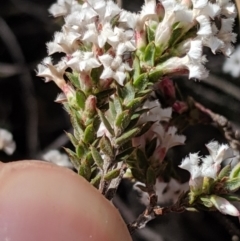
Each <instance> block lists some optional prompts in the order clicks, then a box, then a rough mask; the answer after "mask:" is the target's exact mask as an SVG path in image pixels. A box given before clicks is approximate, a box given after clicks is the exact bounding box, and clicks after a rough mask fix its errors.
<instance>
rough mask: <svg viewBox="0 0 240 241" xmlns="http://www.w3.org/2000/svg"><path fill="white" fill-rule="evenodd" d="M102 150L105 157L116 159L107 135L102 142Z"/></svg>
mask: <svg viewBox="0 0 240 241" xmlns="http://www.w3.org/2000/svg"><path fill="white" fill-rule="evenodd" d="M100 149H101V151H102V152H103V153H104V154H105V155H107V156H109V157H110V158H111V159H112V158H113V157H114V152H113V147H112V144H111V141H110V140H109V138H108V137H107V136H105V135H104V136H103V137H102V138H101V140H100Z"/></svg>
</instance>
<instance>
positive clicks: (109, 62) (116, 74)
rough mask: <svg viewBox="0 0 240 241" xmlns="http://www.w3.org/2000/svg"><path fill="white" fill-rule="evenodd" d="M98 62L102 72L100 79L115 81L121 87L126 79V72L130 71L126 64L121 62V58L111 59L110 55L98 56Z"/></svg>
mask: <svg viewBox="0 0 240 241" xmlns="http://www.w3.org/2000/svg"><path fill="white" fill-rule="evenodd" d="M99 61H100V62H101V63H102V64H103V66H104V70H103V72H102V74H101V76H100V78H101V79H109V78H113V79H115V80H116V81H117V82H118V84H120V85H123V83H124V80H125V78H126V74H125V72H126V71H129V70H131V68H130V66H129V65H128V64H127V63H124V62H123V61H122V57H121V56H116V57H112V56H111V55H110V54H104V55H102V56H99Z"/></svg>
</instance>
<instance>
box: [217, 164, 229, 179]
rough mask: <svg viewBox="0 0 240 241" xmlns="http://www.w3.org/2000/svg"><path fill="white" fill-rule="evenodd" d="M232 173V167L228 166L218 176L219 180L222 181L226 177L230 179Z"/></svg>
mask: <svg viewBox="0 0 240 241" xmlns="http://www.w3.org/2000/svg"><path fill="white" fill-rule="evenodd" d="M230 171H231V165H229V164H228V165H226V166H225V167H224V168H223V169H222V170H221V171H220V173H219V174H218V177H217V179H218V180H221V179H222V178H224V177H228V175H229V173H230Z"/></svg>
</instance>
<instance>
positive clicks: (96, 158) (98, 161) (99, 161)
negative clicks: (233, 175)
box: [90, 146, 104, 169]
mask: <svg viewBox="0 0 240 241" xmlns="http://www.w3.org/2000/svg"><path fill="white" fill-rule="evenodd" d="M90 150H91V153H92V157H93V159H94V161H95V162H96V164H97V165H98V167H100V168H101V169H102V168H103V163H104V161H103V159H102V156H101V154H100V153H99V152H98V150H97V149H96V148H95V147H93V146H91V147H90Z"/></svg>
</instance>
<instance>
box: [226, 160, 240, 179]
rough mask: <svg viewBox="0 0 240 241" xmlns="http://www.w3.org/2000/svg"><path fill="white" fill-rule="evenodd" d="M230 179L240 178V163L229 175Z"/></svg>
mask: <svg viewBox="0 0 240 241" xmlns="http://www.w3.org/2000/svg"><path fill="white" fill-rule="evenodd" d="M229 177H230V178H235V177H240V162H239V163H237V165H235V166H234V168H233V169H232V171H231V172H230V175H229Z"/></svg>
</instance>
